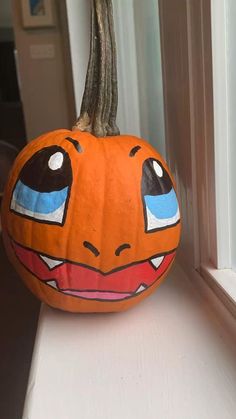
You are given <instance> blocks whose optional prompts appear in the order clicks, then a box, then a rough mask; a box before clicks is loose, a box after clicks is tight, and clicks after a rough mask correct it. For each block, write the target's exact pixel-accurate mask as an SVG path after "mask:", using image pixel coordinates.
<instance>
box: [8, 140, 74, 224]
mask: <svg viewBox="0 0 236 419" xmlns="http://www.w3.org/2000/svg"><path fill="white" fill-rule="evenodd" d="M71 183H72V170H71V163H70V159H69V155H68V154H67V153H66V152H65V151H64V150H63V149H62V148H61V147H58V146H51V147H46V148H44V149H42V150H40V151H39V152H37V153H36V154H35V155H34V156H33V157H31V159H30V160H29V161H28V162H27V163H26V164H25V166H24V167H23V169H22V170H21V172H20V175H19V179H18V181H17V182H16V185H15V188H14V190H13V194H12V199H11V205H10V209H11V210H12V211H13V212H15V213H18V214H19V215H21V216H23V217H26V218H33V219H35V220H38V221H41V222H47V223H50V224H51V223H53V224H63V222H64V220H65V215H66V214H65V213H66V208H67V202H68V199H69V192H70V187H71Z"/></svg>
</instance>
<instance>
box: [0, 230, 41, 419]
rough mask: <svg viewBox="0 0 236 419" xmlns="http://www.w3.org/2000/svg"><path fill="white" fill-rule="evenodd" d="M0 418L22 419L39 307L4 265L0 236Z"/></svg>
mask: <svg viewBox="0 0 236 419" xmlns="http://www.w3.org/2000/svg"><path fill="white" fill-rule="evenodd" d="M0 280H1V292H0V336H1V343H0V377H1V379H0V394H1V396H0V417H1V418H4V419H19V418H21V417H22V411H23V405H24V398H25V392H26V388H27V381H28V375H29V369H30V364H31V357H32V351H33V345H34V339H35V334H36V327H37V320H38V315H39V308H40V303H39V302H38V301H37V300H36V298H35V297H34V296H33V295H32V294H31V293H30V292H29V291H28V290H27V288H26V287H25V286H24V284H23V283H22V281H21V280H20V278H19V277H18V275H17V273H16V272H15V271H14V269H13V268H12V266H11V265H10V263H9V262H8V259H7V256H6V254H5V251H4V248H3V243H2V237H1V235H0Z"/></svg>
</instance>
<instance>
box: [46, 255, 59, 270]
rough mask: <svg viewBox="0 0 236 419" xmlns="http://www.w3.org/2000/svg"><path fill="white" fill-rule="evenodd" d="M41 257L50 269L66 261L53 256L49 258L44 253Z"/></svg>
mask: <svg viewBox="0 0 236 419" xmlns="http://www.w3.org/2000/svg"><path fill="white" fill-rule="evenodd" d="M40 257H41V259H43V261H44V262H45V263H46V264H47V265H48V267H49V268H50V269H53V268H55V267H56V266H59V265H61V264H62V263H64V262H63V260H56V259H51V258H48V257H47V256H42V255H40Z"/></svg>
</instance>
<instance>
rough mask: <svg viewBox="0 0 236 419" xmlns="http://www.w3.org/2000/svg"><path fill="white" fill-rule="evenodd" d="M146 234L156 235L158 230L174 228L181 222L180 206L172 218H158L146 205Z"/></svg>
mask: <svg viewBox="0 0 236 419" xmlns="http://www.w3.org/2000/svg"><path fill="white" fill-rule="evenodd" d="M144 206H145V225H146V228H145V232H146V233H154V232H155V231H158V230H164V229H166V228H168V227H173V226H175V225H176V224H178V223H179V222H180V212H179V206H178V210H177V212H176V214H175V215H174V216H173V217H171V218H157V217H156V216H155V215H154V214H152V213H151V211H150V210H149V208H148V207H147V205H146V204H145V201H144Z"/></svg>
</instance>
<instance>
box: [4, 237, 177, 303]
mask: <svg viewBox="0 0 236 419" xmlns="http://www.w3.org/2000/svg"><path fill="white" fill-rule="evenodd" d="M11 243H12V247H13V249H14V252H15V254H16V256H17V258H18V259H19V261H20V262H21V263H22V264H23V265H24V267H25V268H26V269H27V270H28V271H29V272H31V273H32V274H33V275H35V276H36V277H37V278H38V279H39V280H40V281H42V282H43V283H45V284H46V285H48V286H50V287H51V288H54V289H55V290H56V291H58V292H62V293H63V294H65V295H70V296H73V297H79V298H83V299H89V300H99V301H119V300H124V299H127V298H131V297H134V296H137V295H139V294H141V293H142V292H144V291H145V290H146V289H147V288H149V287H150V286H151V285H153V284H154V282H156V281H157V280H158V279H159V278H160V277H161V276H162V275H163V274H164V273H165V271H166V270H167V269H168V267H169V266H170V264H171V262H172V261H173V259H174V257H175V253H176V249H174V250H171V251H170V252H167V253H162V254H157V255H154V256H152V257H151V258H150V259H147V260H143V261H139V262H134V263H130V264H128V265H125V266H121V267H119V268H116V269H114V270H112V271H109V272H102V271H100V270H99V269H96V268H93V267H91V266H87V265H83V264H81V263H76V262H72V261H69V260H63V259H55V258H54V257H51V256H49V255H46V254H41V253H38V252H36V251H34V250H32V249H29V248H26V247H24V246H22V245H20V244H19V243H16V242H15V241H13V240H11Z"/></svg>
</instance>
